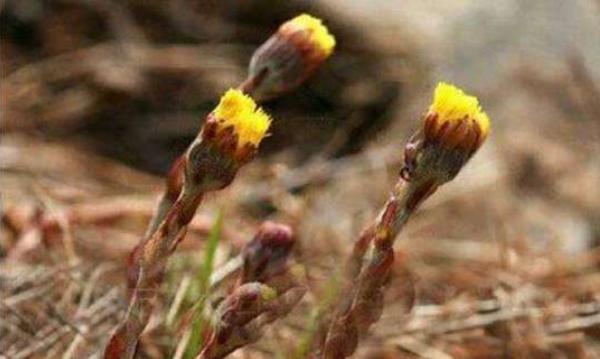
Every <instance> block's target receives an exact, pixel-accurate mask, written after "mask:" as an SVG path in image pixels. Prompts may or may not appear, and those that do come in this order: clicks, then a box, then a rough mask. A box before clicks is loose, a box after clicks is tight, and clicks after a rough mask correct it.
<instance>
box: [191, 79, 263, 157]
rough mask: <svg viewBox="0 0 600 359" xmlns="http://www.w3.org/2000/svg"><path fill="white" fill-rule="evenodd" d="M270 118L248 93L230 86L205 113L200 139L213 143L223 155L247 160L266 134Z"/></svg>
mask: <svg viewBox="0 0 600 359" xmlns="http://www.w3.org/2000/svg"><path fill="white" fill-rule="evenodd" d="M270 124H271V119H270V117H269V115H267V114H266V113H265V112H264V111H263V110H262V109H261V108H260V107H258V106H257V105H256V103H255V102H254V100H253V99H252V98H250V96H248V95H245V94H244V93H243V92H242V91H240V90H235V89H230V90H228V91H227V92H225V94H224V95H223V97H221V101H220V102H219V104H218V106H217V107H216V108H215V109H214V110H213V111H212V112H211V113H210V114H209V115H208V117H207V119H206V123H205V124H204V128H203V129H202V138H203V140H204V141H207V142H213V143H214V144H215V145H216V146H217V147H218V148H219V149H220V150H221V152H222V154H223V155H225V156H228V157H230V158H231V159H233V160H235V161H237V162H246V161H247V160H248V157H249V156H252V155H253V154H254V152H255V151H256V149H257V148H258V145H259V144H260V142H261V141H262V139H263V138H264V137H265V136H266V135H267V131H268V129H269V126H270Z"/></svg>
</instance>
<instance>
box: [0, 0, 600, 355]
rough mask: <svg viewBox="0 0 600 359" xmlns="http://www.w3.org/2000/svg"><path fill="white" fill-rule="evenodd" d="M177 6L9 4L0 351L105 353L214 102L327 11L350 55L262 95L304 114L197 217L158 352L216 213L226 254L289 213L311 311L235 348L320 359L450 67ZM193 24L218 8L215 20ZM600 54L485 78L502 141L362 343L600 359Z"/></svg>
mask: <svg viewBox="0 0 600 359" xmlns="http://www.w3.org/2000/svg"><path fill="white" fill-rule="evenodd" d="M23 3H33V2H30V1H26V2H23ZM177 3H178V4H179V7H178V6H173V7H172V8H169V7H161V6H158V5H146V4H142V3H140V2H135V1H131V2H126V3H124V4H123V5H113V4H114V3H112V2H106V3H104V2H90V3H87V5H81V4H76V3H73V2H69V1H64V2H60V4H58V5H44V7H43V9H42V14H44V16H39V13H36V12H35V11H34V12H33V13H32V14H33V15H32V17H29V18H22V17H19V16H22V15H17V14H19V12H18V11H16V10H15V5H14V4H13V2H11V1H9V2H4V3H2V9H1V10H0V16H1V17H2V18H1V19H0V23H10V24H11V25H10V27H7V26H4V25H3V28H2V33H1V36H0V45H1V46H2V51H0V55H1V56H2V66H1V72H2V82H1V83H0V100H1V101H2V102H1V103H2V106H1V108H2V122H1V129H2V139H1V140H0V166H1V167H0V171H1V173H0V188H2V191H1V195H2V199H1V200H2V203H1V205H2V208H1V210H2V222H1V225H0V318H1V319H0V354H1V355H4V356H6V357H8V358H55V357H62V358H85V357H100V356H101V352H102V350H103V348H104V345H105V343H106V340H107V338H108V336H109V334H110V332H111V330H112V329H113V328H114V326H115V325H116V324H117V322H118V321H119V320H120V319H121V318H122V316H123V315H124V312H125V310H126V305H127V303H126V299H125V292H126V288H125V280H124V278H125V277H124V269H125V257H126V255H127V253H129V252H130V251H131V249H132V248H133V246H134V245H135V244H136V243H137V241H138V239H139V236H140V235H141V234H143V233H144V229H145V227H146V225H147V223H148V221H149V220H150V218H151V216H152V214H153V208H154V206H155V204H156V198H157V196H158V194H159V193H160V191H161V188H162V173H164V171H165V169H166V166H167V164H168V163H169V162H170V161H171V160H172V159H173V158H174V157H175V155H176V154H179V153H180V152H181V151H182V150H183V149H184V148H185V146H186V145H187V144H188V143H189V141H190V139H191V138H192V136H193V135H194V134H195V133H196V131H197V130H198V128H199V125H200V124H199V123H198V122H197V118H198V117H199V114H200V113H205V112H206V111H208V110H210V109H211V108H212V107H213V106H214V104H215V101H216V99H217V98H218V96H219V94H220V93H221V92H222V91H223V90H224V89H225V88H227V87H229V86H232V85H235V84H237V83H239V82H241V80H242V79H243V76H244V74H245V73H244V68H245V66H246V62H247V59H248V56H249V54H250V53H251V51H252V50H253V49H254V48H255V45H257V44H258V43H260V42H261V41H262V40H264V39H265V38H266V37H267V35H268V34H269V33H270V32H271V31H272V29H273V28H275V27H276V24H278V23H280V22H281V21H282V20H284V19H287V18H289V17H291V16H292V15H294V14H296V13H297V12H298V11H299V10H302V11H313V12H315V13H316V14H319V15H322V16H323V17H327V18H328V23H331V24H332V31H333V32H335V33H336V35H338V38H339V39H340V41H339V43H340V48H339V52H337V53H336V56H335V57H334V58H332V61H331V62H330V63H329V64H328V65H327V66H326V67H325V68H324V69H322V71H320V72H319V73H317V74H316V76H315V78H314V79H313V80H311V81H309V83H308V84H307V85H306V86H304V87H302V88H301V89H300V90H299V92H297V93H295V94H294V95H290V96H287V97H284V98H282V99H279V100H277V101H274V102H272V103H268V104H266V106H267V108H268V109H269V110H270V111H271V112H272V113H273V116H274V117H275V118H280V119H284V120H283V121H280V123H279V124H278V123H275V124H274V126H275V127H274V129H273V135H272V137H271V138H270V139H267V140H266V141H265V143H264V145H265V147H264V151H263V150H262V149H261V154H260V156H259V158H257V160H256V161H255V162H254V163H252V164H251V165H249V166H248V168H246V169H244V171H243V173H241V176H240V178H238V179H237V180H236V183H235V184H234V185H232V186H231V187H230V188H228V189H227V190H226V191H224V193H223V194H222V195H220V196H218V197H217V196H209V197H207V199H206V201H205V203H206V204H205V206H203V207H202V208H200V209H199V211H198V213H197V214H196V216H195V217H194V219H193V220H192V222H191V223H190V226H189V232H188V236H187V238H186V240H185V241H184V242H182V244H181V246H180V247H179V249H178V251H177V252H176V253H175V254H174V257H173V261H172V262H171V263H170V264H169V267H168V269H167V273H166V277H165V283H164V285H163V287H162V288H161V291H160V292H159V295H158V300H157V303H156V310H155V312H154V315H153V316H152V318H151V320H150V324H149V326H148V328H147V329H146V331H145V332H144V334H143V335H142V338H141V343H140V347H139V350H138V356H139V357H141V358H164V357H172V356H173V355H174V353H176V351H177V347H178V343H179V339H180V337H181V333H182V331H183V328H184V327H185V325H184V324H183V323H182V321H181V320H180V319H183V314H176V315H175V319H169V313H170V312H171V311H172V310H173V309H172V308H173V306H180V308H183V309H185V308H187V307H189V306H191V305H193V303H195V302H196V301H197V300H198V298H199V297H200V296H201V295H202V293H200V292H199V290H198V287H197V285H198V283H197V280H196V278H197V274H198V272H199V271H200V268H201V266H202V258H204V253H205V248H206V238H207V236H208V235H209V232H210V229H211V227H212V225H213V223H214V221H215V218H216V214H217V213H218V212H219V211H222V213H224V221H223V226H222V232H221V239H220V241H219V244H218V246H217V248H216V250H215V253H214V264H215V267H216V268H219V267H221V266H222V265H223V264H225V263H227V261H228V259H230V258H234V257H236V255H237V254H239V253H240V252H241V251H242V248H243V247H244V245H245V244H246V243H247V242H248V241H249V240H250V239H251V238H252V236H253V234H254V233H255V231H256V228H257V227H258V225H259V224H260V223H262V222H263V221H264V220H265V219H272V220H276V221H278V222H282V223H286V224H288V225H290V226H291V227H292V228H293V229H294V232H295V233H296V235H297V245H296V248H295V249H294V251H293V256H294V258H295V260H296V261H298V262H300V263H302V264H303V266H304V267H305V268H306V271H307V278H308V279H307V288H308V291H307V293H306V294H305V295H304V297H303V299H302V301H300V303H299V304H298V305H297V306H296V307H295V308H294V310H293V311H291V312H290V313H289V315H288V316H287V317H286V318H285V319H284V320H282V321H279V322H277V323H275V324H273V325H269V326H267V327H266V330H265V331H264V335H263V336H262V338H261V340H259V341H258V342H256V343H254V344H252V345H249V346H246V347H244V349H242V350H238V351H237V352H235V353H234V354H232V357H244V355H247V356H249V357H259V358H271V357H282V358H283V357H289V353H296V354H298V357H300V356H302V354H304V353H305V352H306V350H307V348H308V347H310V344H309V343H310V342H311V340H312V339H313V335H314V333H315V331H316V328H315V325H316V324H315V323H316V322H317V320H316V318H318V317H319V315H322V314H323V313H319V308H321V309H323V308H327V307H328V303H329V302H330V300H331V299H330V297H331V296H332V295H333V294H332V292H335V290H336V288H335V287H336V285H335V284H336V283H337V282H336V280H337V278H339V275H341V272H340V271H341V267H340V263H341V259H342V258H346V256H347V255H348V253H349V252H350V250H351V248H352V240H353V239H354V238H356V235H357V234H358V233H359V232H360V230H361V229H362V228H363V227H364V226H365V225H366V224H368V223H369V221H370V220H371V218H373V217H374V216H375V214H376V211H377V209H378V208H380V206H381V205H382V204H383V203H384V201H385V199H386V198H387V195H388V191H389V189H390V188H391V187H392V184H393V183H394V182H395V179H396V178H397V171H398V169H399V167H400V165H401V163H402V156H401V148H402V146H403V143H404V142H405V141H406V140H407V139H408V137H409V134H410V132H411V130H412V129H413V128H414V124H415V121H416V119H417V118H418V115H419V114H420V112H419V111H421V109H422V108H423V105H424V103H426V102H427V101H428V96H429V95H428V93H429V91H422V89H421V88H419V86H418V85H419V84H423V83H430V82H433V81H429V80H427V76H433V75H432V74H431V73H430V72H428V71H427V69H429V68H430V67H431V66H435V65H436V64H435V63H434V64H431V63H424V62H423V61H424V60H423V59H424V58H428V56H427V55H428V50H427V49H420V48H417V47H415V44H414V43H413V42H412V41H410V39H406V41H401V39H397V41H393V43H401V45H397V44H396V45H395V46H396V47H392V46H391V45H390V43H389V41H387V40H386V41H379V42H378V43H377V42H369V41H361V40H363V37H364V38H377V37H383V36H385V35H381V34H379V33H378V31H381V29H377V28H375V29H372V28H368V27H363V26H359V25H354V20H353V19H346V18H343V17H340V15H337V14H336V15H334V14H332V13H331V12H328V11H327V10H326V9H320V8H318V7H317V8H313V9H305V8H300V7H299V6H296V5H294V4H293V3H292V4H291V5H286V6H283V5H282V6H281V7H277V6H270V7H268V9H264V10H263V11H262V12H259V11H256V9H257V7H260V6H261V5H260V4H259V5H248V8H241V9H240V10H239V12H238V13H236V15H232V14H231V12H227V11H226V9H225V10H224V9H223V8H221V7H220V6H219V5H214V6H213V7H212V8H211V7H210V6H208V5H206V7H203V6H204V5H199V6H200V7H199V8H197V12H194V11H187V12H186V11H183V13H182V11H181V8H186V6H190V4H189V3H187V2H185V1H178V2H177ZM282 3H283V2H282ZM286 3H287V2H286ZM186 4H187V5H186ZM263 7H264V6H263ZM26 10H27V9H26ZM19 11H23V9H20V10H19ZM28 11H31V10H28ZM36 14H38V15H36ZM256 14H260V16H258V15H256ZM196 15H198V16H201V17H203V18H204V17H206V18H210V19H213V21H215V22H214V23H213V22H209V23H210V24H211V25H210V26H209V27H210V31H201V30H202V29H201V28H196V26H200V27H202V26H204V25H198V24H206V23H205V22H201V21H198V19H197V18H194V16H196ZM190 17H191V19H190ZM15 19H17V20H19V21H17V20H15ZM24 19H25V20H27V21H24ZM75 19H85V21H76V20H75ZM215 19H219V20H215ZM175 20H176V21H175ZM93 24H96V25H97V26H96V25H93ZM98 24H99V25H98ZM95 26H96V27H95ZM207 26H208V25H207ZM94 29H101V30H94ZM75 30H77V31H75ZM238 30H239V31H238ZM27 34H30V35H28V36H30V37H27V36H25V35H27ZM31 34H33V35H31ZM399 36H403V35H399ZM407 37H409V36H407ZM214 42H218V44H216V43H214ZM220 44H222V45H220ZM382 44H384V45H382ZM385 46H389V47H385ZM399 59H400V60H399ZM584 59H585V58H584V56H583V55H581V54H578V53H573V54H571V56H569V57H565V58H553V60H552V61H554V62H553V63H552V64H551V65H553V66H548V67H547V68H544V67H543V66H538V65H539V64H537V63H529V62H528V61H527V60H523V59H519V61H518V62H516V63H515V64H512V65H511V66H510V69H509V72H510V75H509V76H508V77H507V78H508V80H506V81H505V82H503V83H502V84H501V86H493V85H491V84H490V85H484V84H481V85H480V89H481V94H482V96H481V97H482V99H481V100H482V102H483V103H484V105H485V106H486V108H488V109H489V110H488V112H489V113H490V116H491V118H492V121H495V122H494V128H493V132H492V135H491V137H490V138H489V143H487V144H486V145H485V146H484V148H483V149H482V151H481V152H480V153H478V155H477V156H476V158H474V160H473V161H472V163H470V164H469V165H468V166H467V167H466V168H465V170H464V171H463V173H461V174H460V176H459V179H460V181H455V182H453V183H450V184H448V185H447V187H445V188H444V190H443V191H442V190H440V191H438V192H439V193H436V194H435V195H434V196H433V197H432V198H431V199H430V200H429V201H428V202H427V204H426V205H425V206H424V208H422V209H421V210H420V211H419V212H417V213H416V215H415V218H413V220H412V222H411V223H410V224H409V225H408V226H407V227H406V229H405V232H404V233H403V234H402V235H401V236H400V237H399V238H398V243H396V247H395V256H396V261H395V264H394V266H393V268H392V275H391V277H392V280H391V282H390V284H389V286H388V290H387V292H386V295H385V310H384V312H383V315H382V318H381V319H380V320H379V322H378V323H377V325H375V326H373V327H372V328H371V330H370V332H369V333H368V335H367V336H366V337H365V338H364V340H363V341H361V345H360V346H359V348H358V351H357V353H356V354H355V357H360V358H413V357H415V358H416V357H428V358H503V357H516V358H548V357H550V358H564V357H568V358H594V357H598V356H600V290H599V288H600V250H599V247H598V246H599V244H600V239H599V238H600V235H599V233H600V228H599V223H600V201H599V200H598V199H599V198H600V192H599V191H600V186H598V178H600V168H599V167H598V162H597V158H598V156H599V155H600V148H598V145H597V144H598V139H599V137H598V133H599V132H598V130H599V129H600V126H599V119H598V114H599V113H600V108H599V107H598V104H599V103H600V98H599V97H598V93H599V91H598V89H599V88H600V84H599V83H598V81H597V77H595V76H597V73H595V72H594V71H595V69H593V68H591V67H590V66H589V63H588V62H585V61H582V60H584ZM436 76H437V75H436ZM417 80H418V81H417ZM436 80H437V78H436ZM496 85H497V84H496ZM382 130H383V131H382ZM141 154H144V155H141ZM149 173H153V174H149ZM236 279H237V277H236V276H233V275H232V276H229V277H227V278H226V279H225V280H224V281H223V282H222V283H221V285H220V286H219V287H218V288H216V289H215V291H214V293H213V296H214V298H212V300H211V301H210V307H209V308H217V307H218V304H219V303H220V302H219V299H220V298H224V297H227V295H228V294H230V288H232V287H233V286H234V283H235V281H236ZM186 287H187V289H182V288H186ZM181 292H186V293H187V294H185V295H182V294H178V293H181ZM413 295H414V302H413V301H412V296H413ZM176 312H178V313H185V312H186V311H185V310H177V311H176Z"/></svg>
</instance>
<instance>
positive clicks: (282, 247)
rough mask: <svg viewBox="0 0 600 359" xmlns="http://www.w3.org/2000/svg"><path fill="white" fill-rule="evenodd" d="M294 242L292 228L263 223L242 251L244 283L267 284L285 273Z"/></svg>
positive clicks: (242, 277)
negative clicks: (276, 276)
mask: <svg viewBox="0 0 600 359" xmlns="http://www.w3.org/2000/svg"><path fill="white" fill-rule="evenodd" d="M294 242H295V240H294V237H293V234H292V230H291V229H290V227H288V226H285V225H282V224H277V223H273V222H265V223H263V224H262V225H261V227H260V228H259V230H258V232H257V233H256V235H255V236H254V238H252V240H251V241H250V242H248V244H247V245H246V246H245V247H244V249H243V251H242V257H243V260H244V267H243V271H242V276H241V281H242V283H247V282H252V281H259V282H263V283H266V282H267V281H268V280H269V279H270V278H272V277H273V276H275V275H277V274H279V273H280V272H282V271H284V270H285V269H286V262H287V258H288V256H289V254H290V251H291V249H292V247H293V245H294Z"/></svg>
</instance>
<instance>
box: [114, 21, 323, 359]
mask: <svg viewBox="0 0 600 359" xmlns="http://www.w3.org/2000/svg"><path fill="white" fill-rule="evenodd" d="M334 46H335V40H334V38H333V36H331V35H330V34H329V32H328V31H327V29H326V28H325V26H323V25H322V23H321V21H320V20H318V19H316V18H314V17H312V16H309V15H306V14H303V15H300V16H297V17H296V18H294V19H292V20H290V21H288V22H286V23H284V24H283V25H282V26H281V27H280V28H279V29H278V30H277V32H276V33H275V34H274V35H272V36H271V37H270V38H269V39H268V40H267V41H266V42H265V43H264V44H263V45H262V46H260V47H259V48H258V49H257V50H256V52H255V53H254V54H253V56H252V59H251V61H250V65H249V68H248V76H247V79H246V80H245V81H244V82H243V83H242V84H241V85H240V86H239V87H238V89H230V90H229V91H227V92H226V93H225V94H224V95H223V97H222V98H221V101H220V102H219V104H218V106H217V107H216V108H215V109H214V110H213V111H212V112H211V113H210V114H208V116H206V118H205V120H204V124H203V126H202V128H201V130H200V132H199V133H198V136H197V137H196V139H195V140H194V141H193V142H192V143H191V144H190V145H189V147H188V149H187V150H186V151H185V153H184V154H183V155H181V156H180V157H179V158H178V159H176V160H175V161H174V163H173V164H172V166H171V169H170V170H169V172H168V174H167V180H166V186H165V191H164V193H163V195H162V196H161V198H160V201H159V204H158V206H157V209H156V211H155V214H154V216H153V218H152V220H151V221H150V224H149V225H148V229H147V231H146V233H145V235H144V237H143V238H142V239H141V240H140V242H139V243H138V245H137V246H136V247H135V248H134V250H133V251H132V253H131V255H130V257H129V261H128V273H127V282H128V297H129V307H128V309H127V313H126V315H125V318H124V319H123V321H122V322H121V323H120V324H119V326H118V327H117V328H116V330H115V332H114V333H113V335H112V337H111V338H110V340H109V342H108V344H107V346H106V349H105V354H104V357H105V358H107V359H116V358H133V357H134V355H135V352H136V350H137V344H138V340H139V337H140V335H141V334H142V332H143V330H144V329H145V327H146V325H147V324H148V321H149V320H150V316H151V314H152V310H153V308H154V302H155V301H156V298H157V294H158V292H159V290H160V286H161V284H162V279H163V276H164V272H165V268H166V264H167V261H168V259H169V257H170V256H171V254H172V253H173V252H174V251H175V249H176V248H177V245H178V244H179V243H180V242H181V241H182V240H183V239H184V237H185V234H186V230H187V226H188V224H189V222H190V221H191V220H192V218H193V216H194V214H195V212H196V210H197V208H198V206H199V205H200V203H201V201H202V198H203V196H204V195H205V194H206V193H208V192H212V191H217V190H220V189H223V188H225V187H227V186H228V185H229V184H231V182H232V181H233V180H234V178H235V177H236V174H237V172H238V171H239V169H240V168H241V167H243V166H244V165H245V164H247V163H248V162H250V161H251V160H252V159H253V158H254V157H255V155H256V152H257V150H258V146H259V144H260V142H261V140H262V139H263V138H264V137H265V136H266V135H267V131H268V129H269V125H270V122H271V119H270V118H269V116H268V115H267V114H266V113H264V112H263V110H262V109H261V108H259V107H257V105H256V103H255V101H263V100H266V99H270V98H274V97H277V96H280V95H282V94H284V93H286V92H288V91H290V90H293V89H294V88H296V87H297V86H299V85H300V84H302V83H303V82H304V81H305V80H306V79H307V78H308V77H309V76H310V75H311V74H312V73H313V72H314V71H315V70H316V69H317V68H318V66H319V65H320V64H321V63H322V62H323V61H325V60H326V59H327V58H328V57H329V56H330V55H331V53H332V51H333V47H334ZM272 230H273V229H272V228H270V227H269V226H267V228H266V229H265V228H263V230H262V231H261V232H259V235H258V238H262V237H264V236H266V237H269V236H270V235H268V234H267V235H265V234H264V232H265V231H266V232H269V231H272ZM277 231H278V232H282V229H281V228H279V229H277ZM283 232H285V235H284V237H285V236H288V235H289V233H288V232H287V231H285V230H283ZM280 235H281V233H279V234H277V235H274V236H275V237H279V236H280ZM261 236H262V237H261ZM259 242H260V241H259ZM275 242H277V241H275ZM267 243H269V244H271V245H273V241H271V242H269V241H267ZM263 251H264V249H263ZM259 252H260V250H259ZM263 255H264V254H263ZM286 256H287V254H286ZM250 257H251V255H248V256H247V260H250ZM267 257H268V256H267ZM270 260H271V259H269V261H270ZM280 260H281V259H279V261H280ZM251 266H252V265H251V264H247V267H248V268H250V267H251ZM263 266H264V265H263ZM267 267H268V268H270V266H267ZM285 267H286V268H287V266H285ZM262 270H264V268H262ZM250 272H252V271H250ZM250 272H249V269H248V270H245V271H244V275H245V277H243V278H242V279H241V280H240V285H239V287H238V288H237V289H235V290H234V292H233V293H232V294H231V295H230V296H229V297H228V298H226V299H225V300H224V302H223V303H222V304H221V305H220V307H219V308H220V309H219V310H217V314H216V315H217V317H219V316H220V317H221V318H220V319H219V320H218V321H216V322H215V323H219V324H218V325H217V327H216V328H214V329H213V336H211V338H210V340H209V341H208V342H207V345H206V347H205V348H204V349H203V351H202V353H201V354H200V357H202V358H217V357H221V356H224V355H226V354H227V353H229V352H230V351H231V350H234V349H235V348H237V347H239V346H240V345H243V344H244V343H243V340H242V339H240V338H241V337H243V338H244V340H249V339H248V336H245V335H241V332H240V331H239V330H241V328H242V327H244V325H245V324H250V320H251V319H258V318H255V317H260V315H261V314H265V315H266V316H263V317H262V319H261V320H262V321H261V322H260V323H252V324H253V325H258V326H261V325H264V324H266V323H268V322H272V321H273V320H275V319H277V318H278V317H280V316H283V315H284V314H285V313H286V312H287V311H289V310H286V308H288V307H289V309H291V307H290V304H288V303H294V302H296V301H297V300H299V298H300V297H301V296H302V294H303V293H304V292H303V291H300V292H298V291H295V292H292V295H291V296H292V297H293V298H297V299H296V300H292V299H293V298H292V299H290V297H288V296H287V295H286V293H287V292H288V291H289V289H291V287H294V285H293V283H296V282H298V280H296V279H295V277H294V276H293V275H291V274H290V273H288V271H287V270H283V271H282V273H279V274H278V275H277V276H276V277H277V278H278V280H275V279H273V278H271V279H273V280H274V282H273V283H272V285H271V286H268V284H266V283H260V282H256V281H253V279H257V278H262V277H261V276H260V275H258V274H257V273H258V272H261V270H258V271H256V270H255V271H254V273H250ZM292 272H293V271H292ZM263 274H264V273H263ZM296 274H297V273H296ZM257 276H258V277H257ZM290 276H291V277H290ZM255 277H257V278H255ZM292 277H293V278H292ZM284 279H285V280H284ZM269 283H270V282H269ZM248 305H249V306H250V307H252V309H253V310H251V311H250V312H252V313H254V316H250V317H249V314H248V313H249V312H248V308H246V306H248ZM236 308H237V310H236ZM241 309H244V314H243V315H241V317H240V315H236V313H238V312H240V310H241ZM267 314H268V315H267ZM261 323H262V324H261ZM235 328H238V329H239V330H238V331H236V330H235Z"/></svg>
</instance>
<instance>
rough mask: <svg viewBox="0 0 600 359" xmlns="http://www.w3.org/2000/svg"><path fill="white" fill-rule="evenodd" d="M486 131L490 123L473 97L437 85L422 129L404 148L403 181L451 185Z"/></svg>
mask: <svg viewBox="0 0 600 359" xmlns="http://www.w3.org/2000/svg"><path fill="white" fill-rule="evenodd" d="M489 130H490V120H489V118H488V116H487V115H486V113H485V112H483V110H482V109H481V106H480V105H479V101H478V100H477V98H476V97H474V96H470V95H467V94H465V93H464V92H463V91H462V90H461V89H459V88H457V87H456V86H453V85H450V84H447V83H444V82H440V83H439V84H438V85H437V87H436V89H435V92H434V95H433V102H432V104H431V106H430V107H429V110H428V111H427V113H426V114H425V115H424V116H423V123H422V127H421V128H420V129H419V130H418V131H417V133H416V134H415V135H414V136H413V138H412V139H411V141H410V142H409V143H408V145H407V146H406V148H405V166H404V168H403V169H402V171H401V174H402V177H403V178H405V179H406V180H409V181H422V180H432V181H434V182H435V183H436V185H438V186H439V185H441V184H443V183H445V182H448V181H450V180H451V179H453V178H454V177H455V176H456V175H457V174H458V172H459V171H460V169H461V168H462V167H463V166H464V165H465V163H467V161H468V160H469V159H470V158H471V156H472V155H473V154H474V153H475V152H476V151H477V150H478V149H479V147H481V145H482V144H483V142H484V141H485V139H486V138H487V135H488V133H489Z"/></svg>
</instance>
